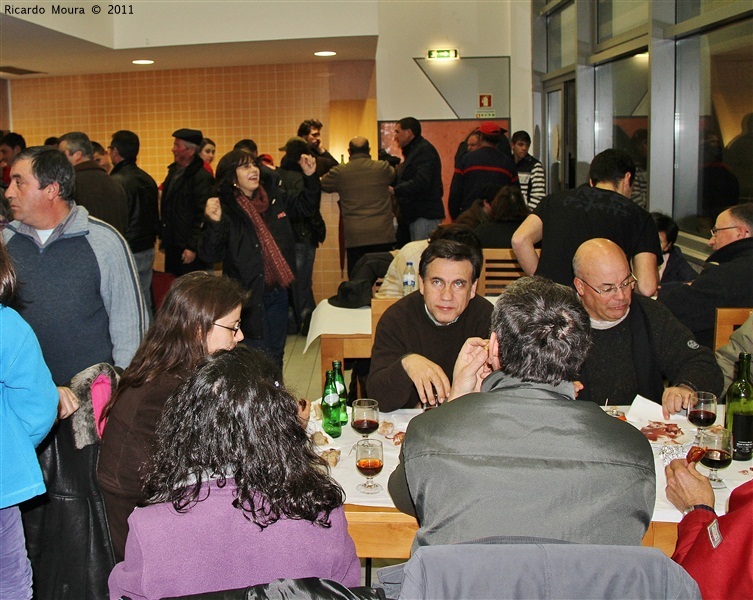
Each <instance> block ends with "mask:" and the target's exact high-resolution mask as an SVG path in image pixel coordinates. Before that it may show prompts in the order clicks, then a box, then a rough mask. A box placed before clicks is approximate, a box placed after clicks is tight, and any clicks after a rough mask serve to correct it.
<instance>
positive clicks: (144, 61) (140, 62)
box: [131, 59, 154, 65]
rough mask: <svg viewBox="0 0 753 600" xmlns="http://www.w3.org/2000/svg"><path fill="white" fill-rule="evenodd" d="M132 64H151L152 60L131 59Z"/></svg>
mask: <svg viewBox="0 0 753 600" xmlns="http://www.w3.org/2000/svg"><path fill="white" fill-rule="evenodd" d="M131 62H132V63H133V64H134V65H153V64H154V61H153V60H149V59H141V60H132V61H131Z"/></svg>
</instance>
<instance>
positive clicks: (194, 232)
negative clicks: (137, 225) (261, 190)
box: [161, 129, 213, 277]
mask: <svg viewBox="0 0 753 600" xmlns="http://www.w3.org/2000/svg"><path fill="white" fill-rule="evenodd" d="M173 137H174V138H175V141H174V142H173V149H172V152H173V156H174V157H175V162H174V163H173V164H171V165H170V166H169V167H168V168H167V178H166V179H165V182H164V183H163V184H162V205H161V208H162V210H161V214H162V233H161V238H162V249H163V250H164V252H165V271H166V272H168V273H172V274H173V275H175V276H176V277H179V276H181V275H184V274H185V273H189V272H191V271H198V270H201V269H203V268H205V266H206V265H204V263H203V262H202V261H201V260H199V259H198V258H197V256H196V249H197V247H198V243H199V237H201V223H202V218H203V215H204V205H205V204H206V202H207V198H209V196H210V195H211V194H212V183H213V181H212V176H211V175H210V174H209V172H208V171H207V170H206V169H204V161H203V160H202V158H201V157H200V156H199V146H200V145H201V140H202V138H203V137H204V136H203V135H202V133H201V131H199V130H197V129H178V130H177V131H175V132H174V133H173Z"/></svg>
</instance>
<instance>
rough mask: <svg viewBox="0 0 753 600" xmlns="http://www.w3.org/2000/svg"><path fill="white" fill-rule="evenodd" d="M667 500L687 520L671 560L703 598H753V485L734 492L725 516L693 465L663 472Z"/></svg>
mask: <svg viewBox="0 0 753 600" xmlns="http://www.w3.org/2000/svg"><path fill="white" fill-rule="evenodd" d="M665 472H666V475H667V488H666V493H667V500H669V501H670V502H671V503H672V504H674V505H675V506H676V507H677V509H678V510H680V511H682V512H683V514H684V516H683V518H682V521H680V524H679V525H678V526H677V545H676V546H675V552H674V554H673V555H672V560H674V561H675V562H676V563H678V564H679V565H681V566H682V567H683V568H684V569H685V570H686V571H687V572H688V573H689V574H690V576H691V577H692V578H693V579H695V581H696V583H698V587H699V588H700V589H701V595H702V596H703V597H704V598H753V554H751V552H750V549H751V548H753V526H752V524H753V481H748V482H746V483H743V484H742V485H741V486H740V487H738V488H735V489H734V490H733V491H732V495H731V496H730V498H729V508H728V510H727V514H725V515H723V516H719V517H718V516H717V515H716V513H715V511H714V500H715V498H714V490H713V489H712V488H711V484H710V483H709V480H708V479H707V478H706V477H704V476H703V475H701V474H700V473H699V472H698V471H696V468H695V463H690V464H688V463H687V462H686V461H684V460H673V461H672V462H671V463H669V465H668V466H667V468H666V469H665Z"/></svg>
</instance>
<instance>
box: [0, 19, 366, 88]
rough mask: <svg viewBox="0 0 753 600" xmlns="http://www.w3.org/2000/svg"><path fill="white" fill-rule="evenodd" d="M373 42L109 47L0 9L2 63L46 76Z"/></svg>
mask: <svg viewBox="0 0 753 600" xmlns="http://www.w3.org/2000/svg"><path fill="white" fill-rule="evenodd" d="M376 44H377V38H376V36H357V37H339V38H312V39H299V40H277V41H264V42H239V43H221V44H195V45H189V46H163V47H155V46H150V47H149V48H129V49H126V50H113V49H111V48H107V47H105V46H100V45H99V44H94V43H92V42H87V41H84V40H81V39H79V38H76V37H73V36H70V35H66V34H63V33H59V32H56V31H53V30H50V29H47V28H46V27H41V26H39V25H35V24H33V23H29V22H28V21H23V20H21V19H17V18H14V17H9V16H5V15H0V67H7V66H11V67H16V68H19V69H27V70H30V71H40V72H42V73H43V74H45V75H48V76H55V75H84V74H92V73H121V72H132V71H136V70H144V69H151V70H163V69H186V68H206V67H232V66H241V65H258V64H281V63H307V62H318V61H327V60H329V61H331V60H337V61H343V60H374V58H375V56H376ZM317 50H334V51H336V52H337V56H335V57H330V58H318V57H315V56H314V55H313V53H314V52H315V51H317ZM140 58H149V59H152V60H154V61H155V64H153V65H150V66H135V65H132V64H131V61H132V60H135V59H140ZM38 76H40V75H10V74H7V73H5V72H2V69H1V68H0V77H2V78H5V79H21V78H28V77H38Z"/></svg>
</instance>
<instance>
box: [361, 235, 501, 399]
mask: <svg viewBox="0 0 753 600" xmlns="http://www.w3.org/2000/svg"><path fill="white" fill-rule="evenodd" d="M482 261H483V258H482V256H481V250H480V249H479V248H478V246H476V247H471V246H469V245H466V244H463V243H461V242H456V241H453V240H436V241H434V242H432V243H431V244H429V246H428V248H426V250H424V252H423V254H422V255H421V262H420V263H419V269H418V270H419V280H418V284H419V288H418V289H419V291H417V292H413V293H412V294H409V295H408V296H406V297H405V298H403V299H402V300H399V301H398V302H396V303H395V304H394V305H393V306H391V307H390V308H388V309H387V310H386V311H385V313H384V315H383V316H382V318H381V319H380V320H379V323H378V325H377V328H376V335H375V337H374V347H373V348H372V350H371V370H370V372H369V379H368V381H367V384H366V387H367V389H368V390H369V396H371V397H372V398H375V399H376V400H378V401H379V409H380V410H381V411H383V412H389V411H393V410H396V409H398V408H413V407H415V406H417V405H418V404H419V401H420V402H421V403H422V404H427V403H429V404H435V403H436V402H443V401H444V400H445V399H446V398H447V396H448V395H449V393H450V384H451V383H452V382H451V381H450V378H451V377H452V368H453V365H454V364H455V359H456V358H457V355H458V352H460V349H461V348H462V347H463V344H464V343H465V340H467V339H468V338H469V337H481V338H486V337H488V335H489V324H490V322H491V314H492V308H493V307H492V304H491V302H489V301H488V300H487V299H486V298H482V297H481V296H477V295H476V284H477V282H478V277H479V274H480V273H481V265H482Z"/></svg>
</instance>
